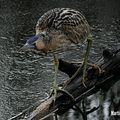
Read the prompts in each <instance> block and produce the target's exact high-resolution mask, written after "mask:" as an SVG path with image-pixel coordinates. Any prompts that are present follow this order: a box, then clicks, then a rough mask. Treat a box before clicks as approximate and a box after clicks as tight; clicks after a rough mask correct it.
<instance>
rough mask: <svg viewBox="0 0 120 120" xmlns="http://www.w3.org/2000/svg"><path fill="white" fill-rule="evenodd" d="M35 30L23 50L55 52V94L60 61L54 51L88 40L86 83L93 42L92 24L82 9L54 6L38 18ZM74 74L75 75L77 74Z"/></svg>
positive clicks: (85, 58) (84, 61)
mask: <svg viewBox="0 0 120 120" xmlns="http://www.w3.org/2000/svg"><path fill="white" fill-rule="evenodd" d="M35 30H36V34H35V35H34V36H33V37H30V38H29V39H28V40H27V42H26V43H25V45H24V46H23V47H22V50H26V51H27V50H28V49H29V50H35V51H39V52H42V53H44V54H49V53H51V52H52V53H53V56H54V64H55V74H54V80H53V93H54V95H55V96H56V94H57V89H58V85H57V72H58V66H59V61H58V58H57V55H56V54H55V53H54V52H55V51H58V50H63V49H65V48H67V47H69V46H70V45H71V44H75V45H77V44H79V43H80V44H82V43H83V42H84V41H87V42H88V44H87V49H86V53H85V57H84V60H83V84H84V81H85V80H84V78H85V74H86V66H87V59H88V55H89V52H90V48H91V44H92V35H91V31H90V25H89V24H88V22H87V20H86V18H85V16H84V15H83V14H82V13H81V12H80V11H78V10H75V9H72V8H54V9H51V10H49V11H47V12H45V13H44V14H43V15H42V16H41V17H40V18H39V19H38V21H37V24H36V27H35ZM74 54H76V53H74ZM79 69H80V68H79ZM76 74H77V73H76ZM73 76H75V74H74V75H73ZM84 86H85V84H84Z"/></svg>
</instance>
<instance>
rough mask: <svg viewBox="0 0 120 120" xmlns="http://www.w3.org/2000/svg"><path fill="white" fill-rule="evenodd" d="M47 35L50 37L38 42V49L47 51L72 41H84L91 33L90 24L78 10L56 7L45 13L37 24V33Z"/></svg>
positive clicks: (60, 47)
mask: <svg viewBox="0 0 120 120" xmlns="http://www.w3.org/2000/svg"><path fill="white" fill-rule="evenodd" d="M38 34H43V35H44V36H46V35H47V37H48V39H47V40H46V39H44V40H39V41H37V42H36V46H37V49H38V50H42V51H43V52H45V53H48V52H49V51H55V50H57V49H64V48H65V47H67V46H69V45H70V44H71V43H75V44H78V43H82V42H83V41H85V40H86V38H87V37H88V35H89V34H90V28H89V24H88V22H87V21H86V19H85V17H84V16H83V15H82V14H81V13H80V12H79V11H77V10H74V9H70V8H55V9H52V10H50V11H48V12H46V13H45V14H43V15H42V16H41V17H40V19H39V20H38V22H37V25H36V35H38Z"/></svg>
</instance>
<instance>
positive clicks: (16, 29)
mask: <svg viewBox="0 0 120 120" xmlns="http://www.w3.org/2000/svg"><path fill="white" fill-rule="evenodd" d="M119 5H120V2H119V0H116V1H114V0H106V1H104V0H100V1H98V0H92V1H91V0H84V1H83V0H70V1H67V0H59V1H58V0H51V1H49V0H46V1H44V0H40V1H39V0H38V1H33V0H31V1H30V0H20V1H18V0H7V1H5V0H0V28H1V29H0V118H1V120H6V119H8V118H10V117H11V116H13V115H15V114H17V113H19V112H21V111H22V110H24V109H25V108H27V107H29V106H30V105H32V104H33V103H35V102H36V101H38V100H39V99H42V98H45V97H46V94H44V93H45V92H47V93H49V90H50V87H51V84H52V81H53V80H52V77H53V72H54V71H53V69H52V68H53V63H52V57H51V56H47V57H41V56H38V55H35V54H32V53H29V54H25V53H21V54H20V53H17V51H18V49H19V48H20V47H21V46H22V45H23V44H24V43H25V38H27V37H30V36H32V35H33V34H34V32H35V31H34V27H35V24H36V21H37V20H38V18H39V17H40V16H41V15H42V14H43V13H44V12H46V11H48V10H49V9H51V8H55V7H71V8H75V9H78V10H80V11H81V10H82V11H83V13H84V14H85V15H86V18H87V19H88V21H89V23H90V25H91V27H92V31H93V35H94V39H95V41H94V44H93V48H92V49H91V55H90V58H91V60H92V61H96V60H97V59H98V58H99V57H100V54H101V53H102V50H103V49H104V48H106V47H107V48H112V49H118V48H120V34H119V33H120V7H119ZM83 47H84V46H83ZM76 49H77V50H75V51H69V52H67V53H66V52H65V53H62V54H60V57H62V58H64V59H65V60H68V61H71V60H73V61H79V59H81V58H82V54H80V53H83V52H79V51H82V49H78V48H76ZM65 77H67V76H65V75H64V74H62V73H60V74H59V77H58V81H59V82H62V81H61V80H62V79H64V78H65ZM114 86H115V87H113V89H112V90H111V91H112V93H114V94H113V95H114V97H112V99H111V94H110V93H111V91H109V92H108V94H107V97H106V96H105V99H102V100H100V99H99V93H97V94H96V95H95V96H91V97H89V98H88V100H87V102H88V103H87V104H88V106H89V108H91V107H93V106H97V105H99V103H102V106H101V111H96V112H94V113H93V114H91V115H89V116H88V118H89V120H91V119H94V120H99V119H100V118H101V119H104V120H106V119H107V117H108V116H107V115H108V112H107V111H108V110H107V108H108V107H110V106H109V104H111V101H113V103H115V102H116V101H117V103H118V101H119V100H120V98H119V97H117V98H116V96H119V93H120V92H119V91H118V89H117V88H119V82H118V83H117V84H116V85H114ZM116 99H117V100H116ZM100 101H102V102H100ZM113 108H114V105H111V109H113ZM79 118H80V116H79V113H77V112H75V113H74V112H73V111H72V110H70V111H69V112H68V113H66V114H64V115H63V116H62V117H61V118H60V119H61V120H67V119H68V120H78V119H79Z"/></svg>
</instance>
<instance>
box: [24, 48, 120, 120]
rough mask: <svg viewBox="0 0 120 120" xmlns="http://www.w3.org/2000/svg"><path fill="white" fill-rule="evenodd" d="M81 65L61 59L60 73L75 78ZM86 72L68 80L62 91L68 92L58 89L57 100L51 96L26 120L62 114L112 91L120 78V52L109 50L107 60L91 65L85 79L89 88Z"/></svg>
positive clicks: (105, 52) (80, 72) (41, 119)
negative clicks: (96, 94)
mask: <svg viewBox="0 0 120 120" xmlns="http://www.w3.org/2000/svg"><path fill="white" fill-rule="evenodd" d="M79 66H80V65H78V64H74V63H68V62H66V61H63V60H61V59H59V70H60V71H62V72H64V73H66V74H67V75H68V76H69V77H71V76H73V74H74V73H75V72H76V71H77V70H78V68H79ZM96 66H99V67H96ZM99 68H100V69H99ZM100 70H101V71H100ZM82 71H83V70H82V67H81V69H80V70H79V71H78V74H77V75H76V76H75V77H73V78H72V79H68V80H66V81H65V82H64V83H63V84H62V89H63V90H65V91H66V92H64V91H60V90H58V92H57V97H56V100H55V101H54V97H53V96H51V97H49V98H48V99H47V100H46V101H44V102H43V103H41V104H40V105H38V107H36V108H35V110H33V111H32V112H31V113H30V114H29V115H28V116H27V118H26V119H27V120H39V119H40V120H43V119H45V118H47V117H48V116H50V115H52V114H53V113H56V114H57V115H62V114H64V113H65V112H66V111H68V110H69V109H70V108H72V107H73V106H74V105H76V103H78V102H80V101H81V100H83V99H84V98H86V97H88V96H90V95H92V94H95V93H97V92H98V91H99V90H100V89H102V90H104V91H107V90H109V89H110V87H111V86H112V85H113V84H114V83H115V82H117V81H118V80H119V78H120V50H117V51H111V50H107V49H106V50H104V51H103V57H102V58H101V59H100V60H98V61H97V62H96V63H95V65H94V67H93V66H91V65H88V66H87V73H86V80H85V85H86V86H87V87H85V86H84V85H83V83H82V73H83V72H82Z"/></svg>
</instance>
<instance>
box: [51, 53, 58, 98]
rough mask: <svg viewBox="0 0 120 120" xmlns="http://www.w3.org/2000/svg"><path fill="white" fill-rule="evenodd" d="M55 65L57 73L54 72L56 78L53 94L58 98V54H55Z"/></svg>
mask: <svg viewBox="0 0 120 120" xmlns="http://www.w3.org/2000/svg"><path fill="white" fill-rule="evenodd" d="M54 67H55V74H54V80H53V88H52V94H53V95H54V97H55V98H56V96H57V90H58V89H59V88H58V84H57V73H58V67H59V60H58V58H57V56H56V55H54Z"/></svg>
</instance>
